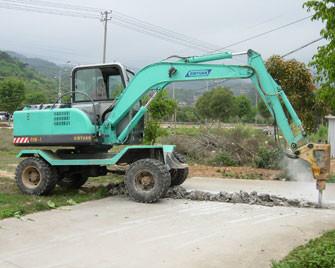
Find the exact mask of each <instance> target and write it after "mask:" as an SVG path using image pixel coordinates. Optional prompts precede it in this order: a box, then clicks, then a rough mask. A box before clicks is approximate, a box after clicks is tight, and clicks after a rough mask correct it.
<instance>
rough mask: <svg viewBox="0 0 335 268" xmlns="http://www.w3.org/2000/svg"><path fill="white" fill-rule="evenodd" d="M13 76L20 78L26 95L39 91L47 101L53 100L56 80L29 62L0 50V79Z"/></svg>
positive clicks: (55, 93) (55, 92)
mask: <svg viewBox="0 0 335 268" xmlns="http://www.w3.org/2000/svg"><path fill="white" fill-rule="evenodd" d="M7 77H15V78H17V79H20V80H21V81H22V82H23V83H24V85H25V88H26V96H28V95H31V94H35V93H41V94H43V95H44V96H45V97H46V99H47V100H48V101H53V100H55V96H56V95H57V81H56V80H55V79H52V78H50V77H48V76H46V75H43V74H42V73H40V72H39V71H37V70H36V69H34V68H33V67H32V66H31V65H30V64H29V63H27V62H23V61H21V60H19V59H18V58H15V57H13V56H11V55H9V54H8V53H6V52H3V51H0V79H4V78H7Z"/></svg>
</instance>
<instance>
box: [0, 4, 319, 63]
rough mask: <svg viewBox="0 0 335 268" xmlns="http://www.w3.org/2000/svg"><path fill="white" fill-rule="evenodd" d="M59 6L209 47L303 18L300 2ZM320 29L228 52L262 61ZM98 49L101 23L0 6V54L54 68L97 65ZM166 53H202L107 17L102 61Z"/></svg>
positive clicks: (284, 32)
mask: <svg viewBox="0 0 335 268" xmlns="http://www.w3.org/2000/svg"><path fill="white" fill-rule="evenodd" d="M31 1H32V2H34V1H35V0H31ZM48 1H55V2H56V0H48ZM62 1H63V3H67V4H76V5H81V6H83V5H84V6H90V7H95V8H99V9H102V10H115V11H119V12H122V13H124V14H127V15H129V16H132V17H136V18H138V19H141V20H144V21H147V22H150V23H152V24H155V25H159V26H162V27H165V28H168V29H171V30H173V31H175V32H178V33H182V34H186V35H188V36H191V37H194V38H197V39H200V40H202V41H204V42H208V43H211V44H213V45H215V47H218V48H220V47H224V46H226V45H228V44H231V43H234V42H236V41H239V40H242V39H245V38H248V37H250V36H252V35H255V34H258V33H262V32H265V31H268V30H271V29H273V28H276V27H279V26H281V25H284V24H287V23H289V22H291V21H295V20H297V19H300V18H303V17H305V16H308V15H309V13H307V11H306V10H305V9H303V8H302V5H303V3H304V1H303V0H254V1H248V0H234V1H231V0H229V1H228V0H206V1H195V0H169V1H157V0H95V1H89V0H80V1H79V0H68V1H65V0H62ZM62 1H57V3H62ZM0 3H1V0H0ZM321 29H322V24H321V23H320V22H317V21H313V22H311V21H310V20H305V21H303V22H300V23H297V24H295V25H293V26H291V27H287V28H284V29H281V30H278V31H275V32H273V33H270V34H268V35H265V36H262V37H260V38H257V39H254V40H251V41H248V42H245V43H242V44H239V45H236V46H233V47H231V48H229V49H231V50H232V51H235V52H236V51H245V50H247V49H249V48H252V49H254V50H256V51H258V52H260V53H261V54H262V55H263V57H264V58H265V59H266V58H268V57H269V56H271V55H273V54H279V55H282V54H284V53H286V52H288V51H291V50H293V49H295V48H297V47H300V46H302V45H304V44H306V43H308V42H310V41H312V40H315V39H317V38H318V37H320V34H319V33H320V30H321ZM322 44H325V42H324V41H321V42H318V43H316V44H313V45H311V46H309V47H308V48H305V49H303V50H301V51H299V52H297V53H295V54H293V55H291V56H290V57H289V58H296V59H297V60H300V61H303V62H306V63H307V62H309V61H310V60H311V58H312V56H313V54H314V53H315V52H316V50H317V47H318V46H320V45H322ZM102 46H103V24H102V22H100V21H99V19H84V18H74V17H64V16H57V15H50V14H40V13H33V12H27V11H17V10H9V9H3V8H0V50H11V51H15V52H18V53H21V54H24V55H27V56H31V57H40V58H44V59H47V60H50V61H53V62H56V63H58V64H65V63H66V62H68V61H71V64H72V65H77V64H89V63H100V62H101V60H102ZM174 54H178V55H181V56H189V55H201V54H204V51H200V50H196V49H193V48H189V47H185V46H182V45H180V44H176V43H173V42H167V41H165V40H161V39H157V38H155V37H152V36H149V35H145V34H143V33H139V32H135V31H132V30H130V29H127V28H124V27H121V26H119V25H116V24H115V23H114V22H113V19H112V21H111V22H110V23H109V24H108V44H107V61H108V62H114V61H118V62H121V63H124V64H126V65H127V66H130V67H132V68H140V67H143V66H145V65H147V64H150V63H153V62H156V61H159V60H162V59H164V58H166V57H168V56H170V55H174Z"/></svg>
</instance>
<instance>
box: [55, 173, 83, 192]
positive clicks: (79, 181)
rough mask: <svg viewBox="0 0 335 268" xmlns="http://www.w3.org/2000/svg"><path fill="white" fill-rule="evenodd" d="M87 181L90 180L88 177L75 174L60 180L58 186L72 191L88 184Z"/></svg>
mask: <svg viewBox="0 0 335 268" xmlns="http://www.w3.org/2000/svg"><path fill="white" fill-rule="evenodd" d="M87 180H88V177H87V176H84V175H82V174H80V173H78V174H73V175H71V176H70V177H66V178H62V179H59V180H58V182H57V184H58V185H59V186H60V187H62V188H64V189H68V190H72V189H79V188H80V187H81V186H83V185H84V184H85V183H86V182H87Z"/></svg>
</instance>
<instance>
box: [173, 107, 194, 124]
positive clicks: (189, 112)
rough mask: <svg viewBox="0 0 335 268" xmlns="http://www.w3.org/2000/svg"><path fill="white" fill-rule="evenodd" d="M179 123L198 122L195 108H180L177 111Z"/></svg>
mask: <svg viewBox="0 0 335 268" xmlns="http://www.w3.org/2000/svg"><path fill="white" fill-rule="evenodd" d="M177 121H178V122H198V121H199V117H198V115H197V112H196V110H195V107H193V106H185V107H178V110H177Z"/></svg>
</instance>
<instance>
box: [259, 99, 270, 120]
mask: <svg viewBox="0 0 335 268" xmlns="http://www.w3.org/2000/svg"><path fill="white" fill-rule="evenodd" d="M257 106H258V107H257V109H258V112H259V113H260V115H261V116H262V117H263V118H264V119H270V118H271V113H270V111H269V110H268V107H266V105H265V103H264V101H262V100H260V102H259V103H258V105H257Z"/></svg>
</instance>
